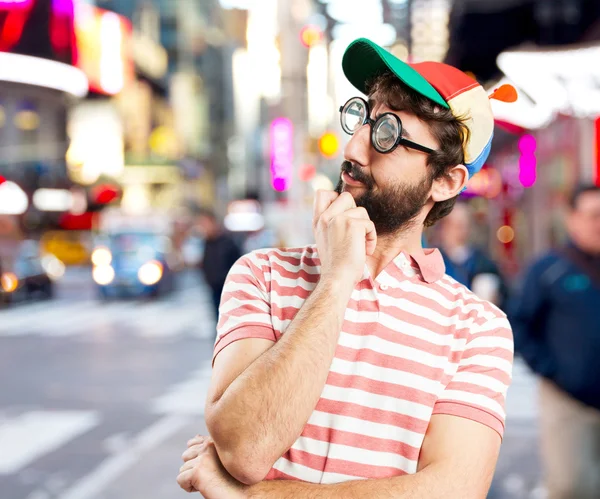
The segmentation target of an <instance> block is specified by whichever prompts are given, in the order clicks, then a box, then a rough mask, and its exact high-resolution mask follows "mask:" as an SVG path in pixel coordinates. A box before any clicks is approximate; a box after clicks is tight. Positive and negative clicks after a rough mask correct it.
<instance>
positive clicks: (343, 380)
mask: <svg viewBox="0 0 600 499" xmlns="http://www.w3.org/2000/svg"><path fill="white" fill-rule="evenodd" d="M327 384H328V385H330V386H337V387H340V388H352V389H355V390H362V391H363V392H366V393H371V394H373V395H384V396H386V397H390V398H394V399H397V401H398V403H404V402H411V403H415V404H421V405H429V406H432V407H433V404H434V403H435V401H436V400H437V396H436V395H432V394H430V393H427V392H424V391H422V390H419V389H418V388H411V387H407V386H402V385H397V384H394V383H387V382H385V381H375V380H372V379H369V378H365V377H363V376H355V375H349V374H339V373H334V372H330V373H329V376H328V377H327ZM414 421H415V422H416V421H419V422H421V420H419V419H415V420H414ZM426 429H427V423H424V426H423V425H422V424H419V425H417V426H415V427H412V428H410V430H411V431H416V432H424V431H425V430H426Z"/></svg>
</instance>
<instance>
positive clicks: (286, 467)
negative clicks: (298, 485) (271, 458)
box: [273, 457, 323, 483]
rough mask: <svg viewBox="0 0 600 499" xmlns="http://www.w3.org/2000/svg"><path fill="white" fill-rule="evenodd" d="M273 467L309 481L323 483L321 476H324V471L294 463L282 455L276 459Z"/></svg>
mask: <svg viewBox="0 0 600 499" xmlns="http://www.w3.org/2000/svg"><path fill="white" fill-rule="evenodd" d="M273 468H275V469H276V470H279V471H281V472H282V473H285V474H286V475H290V476H293V477H294V478H298V479H300V480H302V481H303V482H308V483H321V478H322V477H323V472H322V471H317V470H313V469H312V468H309V467H308V466H304V465H302V464H298V463H292V462H291V461H289V460H288V459H286V458H285V457H280V458H279V459H278V460H277V461H275V464H274V465H273Z"/></svg>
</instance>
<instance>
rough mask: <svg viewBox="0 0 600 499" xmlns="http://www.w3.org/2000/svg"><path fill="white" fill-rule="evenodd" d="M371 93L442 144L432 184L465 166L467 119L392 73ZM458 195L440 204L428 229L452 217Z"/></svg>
mask: <svg viewBox="0 0 600 499" xmlns="http://www.w3.org/2000/svg"><path fill="white" fill-rule="evenodd" d="M367 93H368V94H369V96H371V97H375V98H376V99H377V100H378V101H381V102H383V103H384V104H385V105H386V106H387V107H389V108H390V109H393V110H395V111H407V112H409V113H411V114H414V115H415V116H416V117H417V118H419V119H420V120H422V121H424V122H425V123H427V125H428V126H429V130H430V131H431V133H432V135H433V136H434V138H435V139H436V140H437V142H438V144H439V148H438V150H437V151H435V152H433V153H431V154H429V155H428V159H427V166H428V167H429V176H428V181H429V182H433V181H434V180H436V179H438V178H441V177H444V176H449V174H450V170H451V169H452V168H454V167H455V166H456V165H461V164H464V161H465V157H464V150H463V144H464V143H466V142H467V141H468V140H469V129H468V128H467V126H466V124H465V121H466V118H464V117H456V116H454V115H453V114H452V111H450V109H446V108H443V107H441V106H439V105H438V104H436V103H435V102H433V101H432V100H430V99H428V98H427V97H424V96H423V95H421V94H419V93H417V92H415V91H414V90H412V89H411V88H409V87H408V86H407V85H405V84H404V83H403V82H402V81H400V80H399V79H398V78H397V77H396V76H394V75H393V74H392V73H390V72H385V73H383V74H381V75H379V76H376V77H375V78H374V79H372V80H371V81H369V82H368V84H367ZM457 199H458V195H457V196H455V197H453V198H450V199H447V200H445V201H438V202H437V203H435V204H434V205H433V208H432V209H431V211H430V212H429V213H428V214H427V217H426V218H425V221H424V225H425V227H431V226H432V225H434V224H435V223H436V222H437V221H438V220H441V219H442V218H444V217H445V216H446V215H448V214H449V213H450V212H451V211H452V209H453V208H454V205H455V204H456V200H457Z"/></svg>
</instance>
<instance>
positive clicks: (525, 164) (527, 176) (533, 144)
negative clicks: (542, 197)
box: [519, 135, 537, 187]
mask: <svg viewBox="0 0 600 499" xmlns="http://www.w3.org/2000/svg"><path fill="white" fill-rule="evenodd" d="M536 149H537V141H536V140H535V137H534V136H533V135H523V136H522V137H521V138H520V139H519V151H520V152H521V156H520V158H519V181H520V182H521V185H522V186H523V187H533V185H534V184H535V182H536V180H537V158H536V157H535V151H536Z"/></svg>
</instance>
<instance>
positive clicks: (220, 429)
mask: <svg viewBox="0 0 600 499" xmlns="http://www.w3.org/2000/svg"><path fill="white" fill-rule="evenodd" d="M206 427H207V428H208V432H209V433H210V436H211V438H212V439H213V441H214V443H215V448H216V449H217V453H218V455H219V459H220V461H221V464H222V465H223V467H224V468H225V469H226V470H227V472H228V473H229V474H230V475H231V476H232V477H233V478H235V479H236V480H237V481H238V482H241V483H243V484H245V485H255V484H257V483H260V482H262V481H263V480H264V479H265V477H266V476H267V474H268V473H269V471H270V470H271V467H272V466H273V463H272V462H268V460H267V459H264V458H263V457H262V456H261V450H260V448H259V447H260V446H259V445H257V443H256V442H254V441H253V439H252V438H251V436H250V435H244V434H243V433H242V432H241V431H240V427H239V426H237V425H236V426H233V427H232V426H231V425H229V424H227V421H226V418H224V417H222V415H219V414H217V413H216V412H215V411H207V412H206Z"/></svg>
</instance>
